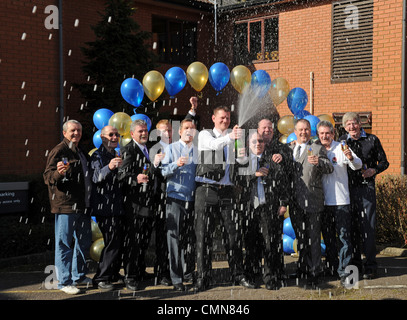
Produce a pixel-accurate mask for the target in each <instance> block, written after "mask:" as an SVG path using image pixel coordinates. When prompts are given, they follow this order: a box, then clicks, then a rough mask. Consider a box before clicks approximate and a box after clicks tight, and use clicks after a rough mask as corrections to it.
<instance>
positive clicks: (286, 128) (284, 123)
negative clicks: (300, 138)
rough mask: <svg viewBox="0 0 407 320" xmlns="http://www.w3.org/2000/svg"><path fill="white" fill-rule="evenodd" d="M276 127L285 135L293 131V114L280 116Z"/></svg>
mask: <svg viewBox="0 0 407 320" xmlns="http://www.w3.org/2000/svg"><path fill="white" fill-rule="evenodd" d="M277 129H278V131H279V132H280V133H281V134H284V135H287V136H288V135H289V134H290V133H292V132H294V116H292V115H288V116H284V117H282V118H280V120H278V122H277Z"/></svg>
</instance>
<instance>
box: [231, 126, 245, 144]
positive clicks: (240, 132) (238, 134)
mask: <svg viewBox="0 0 407 320" xmlns="http://www.w3.org/2000/svg"><path fill="white" fill-rule="evenodd" d="M242 135H243V130H242V129H240V127H239V126H238V125H235V126H234V127H233V130H232V132H231V133H229V137H230V139H231V140H236V139H240V138H241V137H242Z"/></svg>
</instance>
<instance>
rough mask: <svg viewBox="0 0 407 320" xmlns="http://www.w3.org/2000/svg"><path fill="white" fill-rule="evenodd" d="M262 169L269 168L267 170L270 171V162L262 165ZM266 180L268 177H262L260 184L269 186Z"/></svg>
mask: <svg viewBox="0 0 407 320" xmlns="http://www.w3.org/2000/svg"><path fill="white" fill-rule="evenodd" d="M262 167H264V168H267V169H270V164H269V163H268V162H265V163H264V164H263V165H262ZM265 178H266V177H261V179H260V183H261V184H267V182H266V180H265Z"/></svg>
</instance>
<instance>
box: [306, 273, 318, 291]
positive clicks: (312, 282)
mask: <svg viewBox="0 0 407 320" xmlns="http://www.w3.org/2000/svg"><path fill="white" fill-rule="evenodd" d="M318 282H319V279H318V277H317V276H309V277H308V278H307V287H310V288H311V289H316V288H317V287H318Z"/></svg>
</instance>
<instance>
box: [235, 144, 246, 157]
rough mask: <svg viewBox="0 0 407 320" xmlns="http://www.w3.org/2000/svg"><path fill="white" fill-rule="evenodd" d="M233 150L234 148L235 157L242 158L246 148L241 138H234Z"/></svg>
mask: <svg viewBox="0 0 407 320" xmlns="http://www.w3.org/2000/svg"><path fill="white" fill-rule="evenodd" d="M235 150H236V157H238V158H242V157H244V156H245V154H246V149H245V147H244V142H243V140H242V139H236V140H235Z"/></svg>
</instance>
